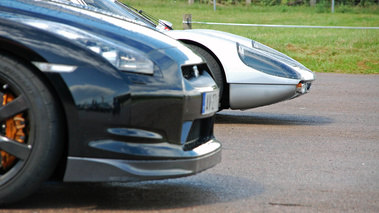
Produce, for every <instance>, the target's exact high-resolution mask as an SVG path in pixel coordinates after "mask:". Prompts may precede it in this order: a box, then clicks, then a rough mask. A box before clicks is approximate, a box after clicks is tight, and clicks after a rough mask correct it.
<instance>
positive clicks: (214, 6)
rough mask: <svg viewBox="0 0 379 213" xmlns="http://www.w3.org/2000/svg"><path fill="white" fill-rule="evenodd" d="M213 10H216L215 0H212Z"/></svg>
mask: <svg viewBox="0 0 379 213" xmlns="http://www.w3.org/2000/svg"><path fill="white" fill-rule="evenodd" d="M213 10H214V11H216V0H213Z"/></svg>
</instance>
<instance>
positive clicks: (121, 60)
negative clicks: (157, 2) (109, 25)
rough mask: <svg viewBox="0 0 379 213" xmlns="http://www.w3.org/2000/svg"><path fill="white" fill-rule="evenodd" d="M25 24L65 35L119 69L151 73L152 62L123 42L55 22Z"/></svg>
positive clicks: (30, 22) (152, 68)
mask: <svg viewBox="0 0 379 213" xmlns="http://www.w3.org/2000/svg"><path fill="white" fill-rule="evenodd" d="M26 24H29V25H32V26H34V27H37V28H40V29H43V30H46V31H49V32H51V33H54V34H57V35H59V36H62V37H65V38H67V39H69V40H71V41H73V42H75V43H77V44H79V45H81V46H83V47H86V48H88V49H90V50H92V51H93V52H95V53H97V54H99V55H101V56H102V57H103V58H105V59H106V60H107V61H109V62H110V63H111V64H112V65H113V66H115V67H116V68H117V69H119V70H121V71H127V72H135V73H142V74H153V73H154V63H153V62H152V61H151V60H150V59H148V58H147V57H146V56H144V54H143V53H142V52H139V51H137V50H135V49H133V48H131V47H129V46H127V45H125V44H123V43H120V42H116V41H113V40H109V39H104V38H102V37H99V36H96V35H93V34H90V33H88V32H86V31H83V30H80V29H77V28H74V27H71V26H68V25H64V24H58V23H55V22H47V21H44V22H41V21H28V22H26Z"/></svg>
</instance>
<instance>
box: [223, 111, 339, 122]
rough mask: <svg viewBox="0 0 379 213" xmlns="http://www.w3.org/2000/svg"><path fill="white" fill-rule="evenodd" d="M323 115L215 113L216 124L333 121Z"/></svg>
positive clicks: (245, 112)
mask: <svg viewBox="0 0 379 213" xmlns="http://www.w3.org/2000/svg"><path fill="white" fill-rule="evenodd" d="M333 122H334V120H333V119H332V118H329V117H324V116H310V115H301V114H299V115H296V114H276V113H261V112H255V113H252V112H247V111H225V112H224V111H222V112H219V113H217V114H216V124H217V123H219V124H260V125H308V126H320V125H327V124H331V123H333Z"/></svg>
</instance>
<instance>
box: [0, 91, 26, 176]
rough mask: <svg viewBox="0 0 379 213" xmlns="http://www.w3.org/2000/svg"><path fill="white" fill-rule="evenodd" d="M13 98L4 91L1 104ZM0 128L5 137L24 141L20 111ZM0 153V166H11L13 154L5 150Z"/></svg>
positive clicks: (23, 127)
mask: <svg viewBox="0 0 379 213" xmlns="http://www.w3.org/2000/svg"><path fill="white" fill-rule="evenodd" d="M13 99H14V96H13V95H12V94H10V93H9V92H7V93H5V94H4V95H3V106H4V105H6V104H7V103H9V102H11V101H13ZM2 129H3V132H4V133H5V137H7V138H8V139H10V140H14V141H17V142H19V143H24V142H25V131H24V129H25V119H24V118H23V117H22V113H21V114H17V115H15V116H13V117H12V118H9V119H7V120H6V121H5V123H3V125H2ZM0 154H1V157H0V160H1V163H0V168H2V169H3V170H7V169H9V168H11V167H12V165H13V164H14V162H16V157H15V156H13V155H11V154H9V153H7V152H5V151H0Z"/></svg>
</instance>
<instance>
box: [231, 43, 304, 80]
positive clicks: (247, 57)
mask: <svg viewBox="0 0 379 213" xmlns="http://www.w3.org/2000/svg"><path fill="white" fill-rule="evenodd" d="M237 52H238V55H239V57H240V59H241V61H242V62H243V63H245V64H246V65H247V66H249V67H252V68H254V69H256V70H257V71H260V72H264V73H266V74H269V75H274V76H278V77H283V78H291V79H300V76H299V74H298V73H297V72H296V71H294V70H293V69H292V68H291V67H289V66H287V65H286V64H285V63H282V62H281V61H279V60H277V59H276V58H275V57H271V56H270V55H268V54H262V53H261V52H260V51H257V50H254V49H253V48H250V47H247V46H244V45H241V44H239V43H237Z"/></svg>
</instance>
